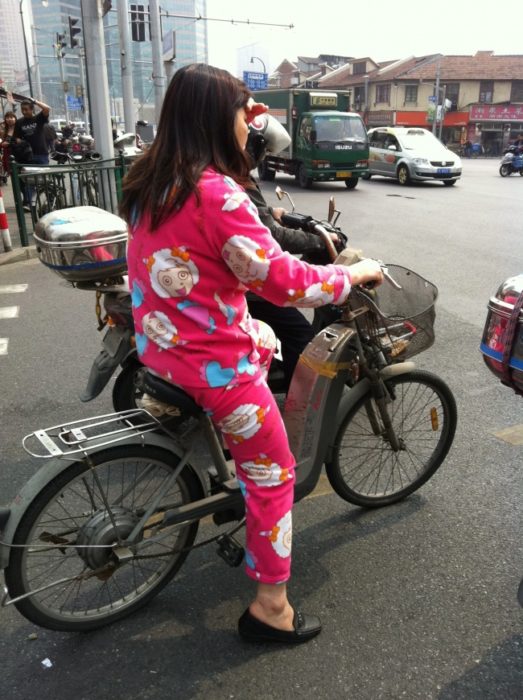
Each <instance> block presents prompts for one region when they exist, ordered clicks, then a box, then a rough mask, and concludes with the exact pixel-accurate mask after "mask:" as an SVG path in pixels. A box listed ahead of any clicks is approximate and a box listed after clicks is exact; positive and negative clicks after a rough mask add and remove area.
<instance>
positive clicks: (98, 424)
mask: <svg viewBox="0 0 523 700" xmlns="http://www.w3.org/2000/svg"><path fill="white" fill-rule="evenodd" d="M158 428H160V429H161V430H162V431H164V432H167V433H169V431H168V430H167V429H166V428H165V426H164V425H163V424H162V421H160V420H158V419H157V418H155V417H154V416H153V415H152V414H151V413H149V411H146V410H145V409H130V410H128V411H121V412H120V413H105V414H103V415H100V416H95V417H91V418H84V419H82V420H77V421H71V422H69V423H62V424H60V425H53V426H51V427H50V428H45V429H41V430H35V431H34V432H33V433H30V434H29V435H26V436H25V437H24V439H23V440H22V447H23V448H24V450H25V451H26V452H27V453H28V454H30V455H31V456H32V457H37V458H38V459H49V458H51V457H66V456H68V455H77V454H80V453H83V454H85V453H88V452H90V451H92V450H94V449H95V448H99V447H104V446H106V445H112V444H114V443H116V442H121V441H123V440H126V439H128V438H130V437H136V436H139V437H143V435H145V433H150V432H152V431H153V430H158ZM42 446H43V447H44V448H45V453H42V452H41V448H42ZM37 448H39V451H36V450H37Z"/></svg>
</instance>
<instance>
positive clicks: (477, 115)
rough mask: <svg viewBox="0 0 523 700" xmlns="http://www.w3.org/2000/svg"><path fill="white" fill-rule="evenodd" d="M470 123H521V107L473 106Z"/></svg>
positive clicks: (522, 119)
mask: <svg viewBox="0 0 523 700" xmlns="http://www.w3.org/2000/svg"><path fill="white" fill-rule="evenodd" d="M470 120H471V121H496V120H498V121H523V107H521V106H516V105H474V106H473V107H471V108H470Z"/></svg>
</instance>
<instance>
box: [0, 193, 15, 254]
mask: <svg viewBox="0 0 523 700" xmlns="http://www.w3.org/2000/svg"><path fill="white" fill-rule="evenodd" d="M0 236H1V237H2V243H3V244H4V250H5V252H6V253H9V252H10V251H11V250H13V246H12V245H11V234H10V233H9V225H8V223H7V214H6V213H5V207H4V197H3V195H2V190H1V189H0Z"/></svg>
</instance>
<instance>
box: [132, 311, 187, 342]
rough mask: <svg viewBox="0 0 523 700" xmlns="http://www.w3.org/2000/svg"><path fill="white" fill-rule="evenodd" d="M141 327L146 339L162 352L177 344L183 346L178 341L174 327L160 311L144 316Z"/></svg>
mask: <svg viewBox="0 0 523 700" xmlns="http://www.w3.org/2000/svg"><path fill="white" fill-rule="evenodd" d="M142 327H143V330H144V333H145V335H146V336H147V338H148V339H149V340H152V341H153V343H156V345H159V346H160V347H161V348H163V349H164V350H167V349H168V348H172V347H174V346H175V345H178V344H181V345H185V341H183V340H180V337H179V336H178V331H177V330H176V326H175V325H174V324H173V323H171V321H170V320H169V317H168V316H166V314H163V313H162V312H161V311H151V312H150V313H148V314H145V316H144V317H143V318H142Z"/></svg>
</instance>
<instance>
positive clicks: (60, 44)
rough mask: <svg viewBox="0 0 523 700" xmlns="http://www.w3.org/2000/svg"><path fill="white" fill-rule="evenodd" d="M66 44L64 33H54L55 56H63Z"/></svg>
mask: <svg viewBox="0 0 523 700" xmlns="http://www.w3.org/2000/svg"><path fill="white" fill-rule="evenodd" d="M66 46H67V43H66V41H65V34H59V33H58V32H57V33H56V44H55V49H56V58H63V57H64V56H65V53H64V49H65V47H66Z"/></svg>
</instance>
